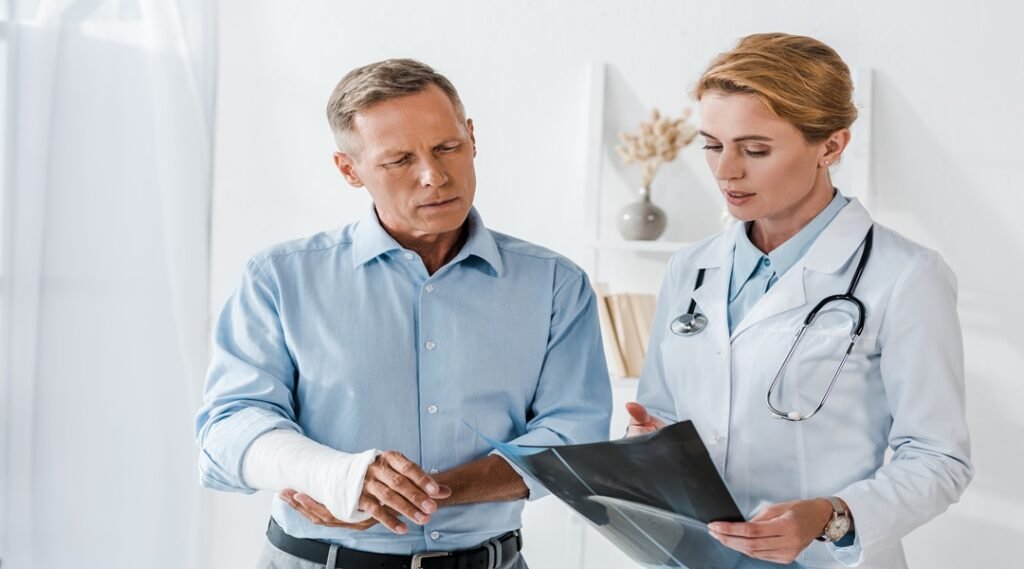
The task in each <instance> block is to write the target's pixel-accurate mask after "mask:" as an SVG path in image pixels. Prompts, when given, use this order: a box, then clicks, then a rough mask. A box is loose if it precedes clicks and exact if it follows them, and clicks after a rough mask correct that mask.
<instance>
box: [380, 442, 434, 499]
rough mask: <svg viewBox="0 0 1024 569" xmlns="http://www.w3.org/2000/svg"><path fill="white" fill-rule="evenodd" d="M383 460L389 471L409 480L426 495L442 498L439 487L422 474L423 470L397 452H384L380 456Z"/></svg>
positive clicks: (426, 475)
mask: <svg viewBox="0 0 1024 569" xmlns="http://www.w3.org/2000/svg"><path fill="white" fill-rule="evenodd" d="M381 457H383V458H384V460H385V461H386V463H387V465H388V466H390V467H391V470H394V471H395V472H397V473H399V474H401V475H402V476H404V477H405V478H407V479H409V480H411V481H412V482H413V484H415V485H417V486H419V487H420V488H422V489H423V491H425V492H426V493H427V494H429V495H430V496H432V497H437V498H442V497H444V496H440V495H439V493H440V492H441V485H440V484H438V483H437V481H436V480H434V479H433V478H432V477H431V476H430V475H429V474H427V473H426V472H423V469H422V468H420V467H419V465H418V464H416V463H415V462H413V461H411V460H409V459H408V458H406V457H405V455H403V454H402V453H398V452H386V453H384V454H382V455H381Z"/></svg>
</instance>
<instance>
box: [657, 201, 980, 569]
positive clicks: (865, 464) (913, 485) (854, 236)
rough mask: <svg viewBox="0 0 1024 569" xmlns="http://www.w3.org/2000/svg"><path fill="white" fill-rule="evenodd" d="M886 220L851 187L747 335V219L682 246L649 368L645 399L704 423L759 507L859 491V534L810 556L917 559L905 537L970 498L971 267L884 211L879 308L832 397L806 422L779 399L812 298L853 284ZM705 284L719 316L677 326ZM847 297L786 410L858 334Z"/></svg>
mask: <svg viewBox="0 0 1024 569" xmlns="http://www.w3.org/2000/svg"><path fill="white" fill-rule="evenodd" d="M871 224H872V220H871V218H870V216H869V215H868V213H867V211H866V210H865V209H864V207H863V206H862V205H861V204H860V203H859V202H857V200H851V201H850V203H849V204H847V206H846V207H845V208H843V210H842V211H841V212H840V213H839V214H838V215H837V216H836V217H835V219H833V221H832V222H831V223H830V224H829V225H828V226H827V227H826V228H825V230H824V231H823V232H822V233H821V235H820V236H819V237H818V239H817V241H815V242H814V244H813V245H812V246H811V248H810V249H809V250H808V252H807V254H806V255H805V256H804V257H803V258H802V259H801V260H800V261H798V262H797V263H796V264H795V265H794V266H793V267H792V268H791V269H790V270H789V271H787V272H786V273H785V274H784V275H783V276H782V277H781V278H780V279H779V281H778V282H777V283H776V284H775V285H774V286H773V287H772V288H771V289H770V290H769V291H768V292H767V293H766V294H765V295H764V297H762V298H761V299H760V300H759V301H758V302H757V304H755V305H754V306H753V308H751V309H750V311H749V312H748V314H747V315H746V316H745V317H744V319H743V321H741V322H739V323H737V324H736V326H735V330H734V331H733V333H732V334H731V335H730V334H729V327H728V324H727V317H728V316H727V314H728V311H727V297H728V293H729V279H730V273H731V268H732V255H733V245H734V243H735V241H736V236H737V233H738V232H739V231H742V230H743V224H737V226H736V227H734V228H733V229H731V230H728V231H726V232H724V233H721V234H719V235H717V236H714V237H711V238H709V239H706V240H704V241H702V242H700V243H697V244H695V245H693V246H690V247H687V248H685V249H683V250H681V251H679V252H678V253H676V254H675V256H674V257H673V258H672V261H671V263H670V266H669V269H668V273H667V275H666V277H665V282H664V284H663V286H662V290H661V294H660V296H659V298H658V308H657V311H656V313H655V317H654V327H653V331H652V333H651V340H650V345H649V348H648V353H647V361H646V364H645V367H644V370H643V374H642V376H641V380H640V386H639V394H638V400H639V402H640V403H642V404H644V405H645V406H647V408H648V409H649V410H650V411H651V412H652V413H653V414H654V415H656V416H658V417H661V418H662V419H665V420H667V421H669V422H672V421H681V420H685V419H690V420H692V421H693V422H694V424H695V425H696V428H697V431H698V432H699V433H700V435H701V437H702V438H703V439H704V441H705V444H706V446H707V448H708V451H709V452H710V455H711V459H712V460H713V461H714V463H715V466H716V467H717V468H718V471H719V473H720V474H722V476H723V478H724V480H725V482H726V484H727V485H728V487H729V488H730V490H731V491H732V493H733V496H734V497H735V499H736V502H737V504H738V505H739V507H740V510H742V511H744V513H745V514H747V515H748V516H750V515H752V514H753V513H754V512H755V511H756V510H757V509H758V508H760V507H761V506H763V505H765V504H767V503H775V502H782V501H788V500H796V499H804V498H814V497H819V496H839V497H841V498H842V499H843V500H845V501H846V502H847V504H849V506H850V509H851V511H852V513H853V517H854V520H855V524H856V535H857V540H856V543H855V544H854V545H853V546H851V547H847V548H835V547H833V546H831V545H828V544H824V543H820V542H814V543H813V544H812V545H811V546H810V547H808V548H807V549H806V550H805V551H804V553H803V554H802V555H801V557H800V558H799V559H798V560H797V561H798V562H799V563H802V564H804V565H806V566H808V567H841V566H843V565H846V566H855V565H856V566H860V567H871V568H876V567H877V568H885V569H893V568H902V567H906V561H905V558H904V555H903V548H902V546H901V545H900V538H902V537H903V536H904V535H906V534H907V533H908V532H910V531H911V530H913V529H914V528H916V527H918V526H919V525H921V524H923V523H925V522H927V521H928V520H930V519H931V518H933V517H935V516H936V515H938V514H939V513H941V512H943V511H944V510H946V508H947V507H948V506H949V505H950V504H951V503H953V502H956V501H957V500H958V498H959V497H960V495H961V494H962V493H963V491H964V488H965V487H966V486H967V484H968V482H970V480H971V477H972V476H973V466H972V465H971V462H970V442H969V439H968V433H967V425H966V421H965V418H964V370H963V346H962V339H961V333H960V323H959V318H958V317H957V310H956V281H955V277H954V276H953V274H952V272H951V271H950V269H949V267H948V266H947V265H946V264H945V262H944V261H943V260H942V258H941V257H940V255H939V254H938V253H936V252H934V251H931V250H929V249H926V248H924V247H922V246H920V245H918V244H916V243H913V242H911V241H909V240H908V239H906V238H904V237H902V236H900V235H899V234H897V233H895V232H893V231H892V230H889V229H887V228H885V227H882V226H880V225H877V224H876V225H875V230H874V248H873V250H872V253H871V256H870V259H869V260H868V262H867V265H866V268H865V270H864V274H863V277H862V278H861V281H860V284H859V286H858V288H857V290H856V292H855V295H856V296H857V297H858V298H859V299H860V300H861V301H862V302H863V303H864V304H865V306H866V308H867V315H866V323H865V328H864V332H863V334H862V335H861V337H860V339H859V341H858V342H857V345H856V348H855V349H854V351H853V353H852V354H851V355H850V358H849V360H848V361H847V363H846V367H845V368H844V369H843V372H842V374H841V375H840V376H839V379H838V381H837V382H836V385H835V388H834V389H833V391H832V394H831V395H830V397H829V399H828V400H827V402H826V403H825V406H824V407H823V408H822V410H821V411H820V412H819V413H818V414H817V415H816V416H814V417H812V418H810V419H808V420H806V421H802V422H790V421H784V420H779V419H776V418H774V417H773V416H772V415H771V413H770V412H769V410H768V408H767V406H766V404H765V397H766V394H767V390H768V386H769V384H770V383H771V381H772V378H773V377H774V376H775V374H776V372H777V371H778V370H779V368H780V366H781V364H782V360H783V358H784V357H785V355H786V353H787V352H788V351H789V349H790V346H791V345H792V341H793V338H794V334H795V332H796V330H797V329H798V328H799V326H800V325H801V323H802V321H803V319H804V318H805V317H806V315H807V314H808V312H809V311H810V310H811V309H812V308H813V307H814V306H815V305H816V304H817V303H818V301H819V300H821V299H822V298H824V297H826V296H829V295H833V294H839V293H844V292H846V290H847V288H848V287H849V283H850V278H851V276H852V275H853V272H854V270H855V268H856V266H857V262H858V260H859V259H860V254H861V251H862V247H861V244H862V242H863V239H864V236H865V234H866V233H867V230H868V228H869V227H870V226H871ZM701 268H705V269H707V270H706V273H705V276H704V283H703V285H702V286H701V287H700V288H699V289H698V290H697V291H696V292H694V290H693V286H694V284H695V280H696V276H697V271H698V269H701ZM691 296H692V297H693V298H694V299H696V301H697V306H698V308H697V310H698V311H699V312H703V313H704V314H705V315H706V316H707V317H708V320H709V325H708V328H707V329H706V330H705V331H704V332H702V333H700V334H697V335H695V336H689V337H683V336H677V335H675V334H673V333H672V332H671V331H670V329H669V324H670V322H671V321H672V320H673V319H674V318H676V317H677V316H679V315H681V314H684V313H686V311H687V309H688V307H689V303H690V298H691ZM831 306H834V307H835V308H831V309H828V310H825V311H823V312H822V313H820V314H819V317H818V320H817V321H816V325H815V327H814V329H813V330H808V332H807V333H806V334H805V336H804V339H803V340H802V341H801V348H800V349H799V351H798V352H797V353H796V355H795V356H794V359H793V361H792V362H791V363H790V365H789V368H788V373H787V374H786V375H785V377H784V378H783V380H782V382H781V384H780V386H778V387H777V388H776V392H775V395H774V398H773V401H774V402H776V407H779V408H780V409H782V410H784V411H793V410H797V411H799V412H801V413H803V414H805V415H806V414H807V413H809V412H810V411H811V410H813V409H814V407H815V406H816V405H817V403H818V401H819V400H820V398H821V396H822V395H823V394H824V391H825V389H826V388H827V387H828V382H829V381H830V380H831V379H832V375H833V374H834V372H835V369H836V367H837V366H838V364H839V361H840V359H841V358H842V355H843V353H844V352H845V351H846V349H847V346H848V345H849V338H850V336H849V333H850V328H851V322H852V316H853V315H854V314H855V313H854V311H853V309H852V307H851V306H849V305H846V304H845V303H844V304H843V305H839V306H837V305H835V304H833V305H831ZM887 449H892V451H893V453H892V457H891V460H890V461H886V459H885V455H886V450H887Z"/></svg>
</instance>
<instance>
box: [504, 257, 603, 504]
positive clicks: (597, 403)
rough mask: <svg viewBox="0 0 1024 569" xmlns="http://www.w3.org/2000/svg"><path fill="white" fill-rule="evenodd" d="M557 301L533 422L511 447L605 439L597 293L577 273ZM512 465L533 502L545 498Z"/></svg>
mask: <svg viewBox="0 0 1024 569" xmlns="http://www.w3.org/2000/svg"><path fill="white" fill-rule="evenodd" d="M553 298H554V300H553V306H552V315H551V329H550V333H549V335H548V343H547V354H546V355H545V358H544V363H543V366H542V367H541V372H540V379H539V381H538V383H537V392H536V395H535V397H534V400H533V402H532V404H531V406H530V416H531V419H530V420H529V422H528V423H527V425H526V432H525V433H524V434H522V435H520V436H519V437H516V438H515V439H513V440H512V441H509V442H511V443H513V444H517V445H527V446H557V445H568V444H581V443H590V442H596V441H604V440H607V439H608V428H609V424H610V421H611V402H612V393H611V382H610V381H609V379H608V367H607V363H606V361H605V357H604V349H603V347H602V344H601V328H600V325H599V323H598V316H597V299H596V297H595V295H594V291H593V289H592V288H591V286H590V281H589V280H588V279H587V277H586V275H585V274H584V273H583V272H582V271H579V270H578V269H577V270H575V271H573V273H572V275H571V276H570V277H569V278H567V279H565V281H564V282H563V283H562V284H561V286H559V287H558V289H557V290H556V291H555V294H554V297H553ZM510 464H511V463H510ZM512 466H513V468H515V469H516V471H517V472H519V474H520V475H521V476H523V481H524V482H525V483H526V486H527V488H528V489H529V491H530V496H529V499H530V500H535V499H537V498H540V497H542V496H544V495H546V493H547V491H546V490H545V489H544V488H543V487H542V486H541V485H540V484H539V483H537V482H536V481H534V480H533V479H532V478H531V477H530V476H529V475H526V474H525V473H523V472H522V471H520V470H519V469H518V468H516V467H515V465H512Z"/></svg>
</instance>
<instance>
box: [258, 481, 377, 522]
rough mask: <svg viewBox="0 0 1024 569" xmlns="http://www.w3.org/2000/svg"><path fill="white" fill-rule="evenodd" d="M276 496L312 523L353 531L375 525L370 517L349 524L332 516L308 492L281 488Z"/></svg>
mask: <svg viewBox="0 0 1024 569" xmlns="http://www.w3.org/2000/svg"><path fill="white" fill-rule="evenodd" d="M278 496H280V497H281V499H282V500H284V501H285V502H287V503H288V505H289V506H291V507H292V508H295V510H296V511H297V512H299V513H300V514H302V515H303V516H305V517H306V519H307V520H309V521H311V522H313V523H314V524H317V525H321V526H327V527H332V528H345V529H350V530H355V531H363V530H365V529H368V528H371V527H373V526H375V525H377V524H378V523H380V522H378V521H377V520H375V519H373V518H370V519H368V520H366V521H362V522H356V523H354V524H350V523H347V522H343V521H341V520H339V519H338V518H336V517H334V515H333V514H331V512H330V511H329V510H328V509H327V508H326V507H325V506H324V505H323V504H321V503H320V502H317V501H316V500H314V499H313V498H312V497H310V496H309V495H308V494H303V493H302V492H296V491H295V490H292V489H290V488H289V489H287V490H282V491H281V493H280V494H278Z"/></svg>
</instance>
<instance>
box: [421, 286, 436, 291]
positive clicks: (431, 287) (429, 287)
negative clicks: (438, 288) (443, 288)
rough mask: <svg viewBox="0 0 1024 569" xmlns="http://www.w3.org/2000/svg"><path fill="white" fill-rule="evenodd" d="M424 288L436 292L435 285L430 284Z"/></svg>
mask: <svg viewBox="0 0 1024 569" xmlns="http://www.w3.org/2000/svg"><path fill="white" fill-rule="evenodd" d="M423 290H425V291H427V292H434V285H432V284H428V285H427V286H425V287H423Z"/></svg>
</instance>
